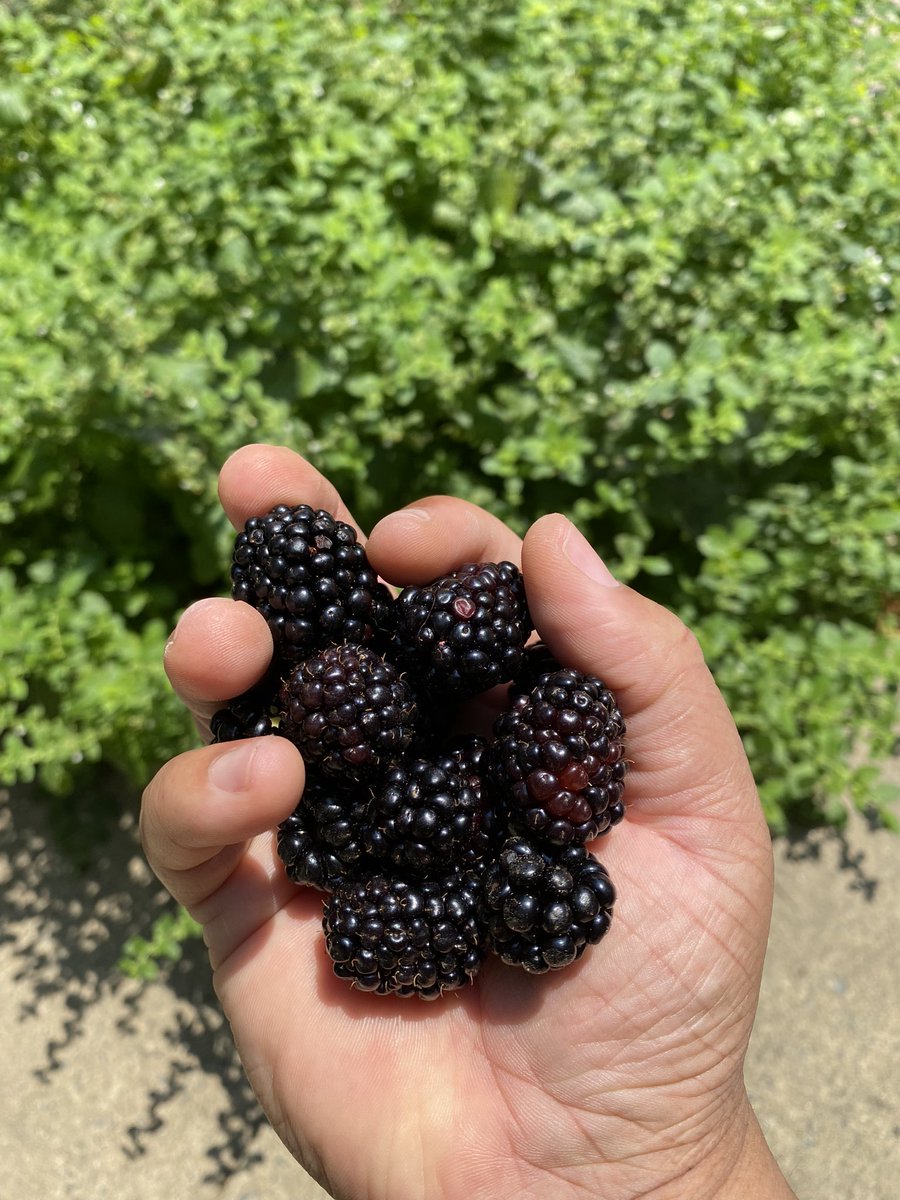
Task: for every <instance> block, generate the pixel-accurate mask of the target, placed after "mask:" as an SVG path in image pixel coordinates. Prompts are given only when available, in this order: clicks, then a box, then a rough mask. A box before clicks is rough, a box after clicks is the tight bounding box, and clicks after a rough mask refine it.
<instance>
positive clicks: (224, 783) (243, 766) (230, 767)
mask: <svg viewBox="0 0 900 1200" xmlns="http://www.w3.org/2000/svg"><path fill="white" fill-rule="evenodd" d="M255 754H256V745H255V744H254V743H252V742H251V743H244V744H243V745H239V746H235V748H234V749H233V750H226V751H225V753H224V754H220V755H219V757H218V758H217V759H216V761H215V762H214V763H213V764H212V766H211V767H210V768H209V779H210V782H211V783H213V784H214V785H215V786H216V787H217V788H220V789H221V790H222V791H223V792H244V791H246V790H247V785H248V783H249V782H250V767H251V765H252V763H253V757H254V755H255Z"/></svg>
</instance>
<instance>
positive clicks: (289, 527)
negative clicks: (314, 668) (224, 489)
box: [231, 504, 393, 662]
mask: <svg viewBox="0 0 900 1200" xmlns="http://www.w3.org/2000/svg"><path fill="white" fill-rule="evenodd" d="M231 591H232V595H233V597H234V599H235V600H245V601H246V602H247V603H248V604H252V605H253V607H254V608H257V609H259V611H260V612H261V613H262V615H263V616H264V617H265V619H266V621H267V622H268V625H269V629H270V630H271V631H272V637H273V639H274V641H275V645H276V648H277V649H278V651H279V652H280V653H281V654H283V656H284V657H285V658H286V659H289V660H290V661H293V662H296V661H298V660H299V659H302V658H305V657H306V656H307V655H308V654H309V653H311V652H312V651H314V650H317V649H319V648H320V647H321V646H324V645H328V644H338V643H340V642H355V643H358V644H361V645H365V644H367V643H369V642H372V641H374V640H376V638H377V637H378V635H379V633H382V634H384V635H385V636H386V635H387V634H388V633H389V631H390V629H391V625H392V620H391V614H392V606H393V598H392V596H391V593H390V592H389V591H388V589H387V588H386V587H385V585H384V584H383V583H379V582H378V577H377V575H376V574H375V572H374V571H373V569H372V567H371V565H370V564H369V560H368V558H367V557H366V552H365V549H364V548H363V547H362V546H361V545H360V544H359V541H358V540H357V536H356V530H355V529H354V528H353V526H352V525H347V524H346V523H345V522H344V521H338V520H336V519H335V518H334V517H333V516H332V515H331V514H330V513H328V512H326V511H325V510H324V509H321V508H320V509H314V508H311V507H310V505H308V504H297V505H294V506H293V507H291V506H289V505H287V504H279V505H278V506H277V507H276V508H273V509H272V510H271V512H269V513H267V514H266V515H265V516H261V517H251V518H250V520H249V521H247V523H246V525H245V526H244V529H243V531H242V532H241V533H239V534H238V536H237V538H236V539H235V543H234V554H233V561H232V567H231Z"/></svg>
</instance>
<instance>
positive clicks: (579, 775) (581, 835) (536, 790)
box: [491, 669, 626, 846]
mask: <svg viewBox="0 0 900 1200" xmlns="http://www.w3.org/2000/svg"><path fill="white" fill-rule="evenodd" d="M624 734H625V722H624V721H623V719H622V714H621V713H620V711H619V709H618V707H617V705H616V700H615V697H614V696H613V694H612V692H610V691H609V689H608V688H606V687H605V686H604V684H603V683H602V682H601V681H600V680H599V679H597V678H596V677H595V676H592V675H584V674H582V672H580V671H575V670H569V669H562V670H559V671H550V672H548V673H547V674H545V675H541V676H540V678H539V680H538V682H537V684H536V685H535V687H533V688H532V689H531V691H530V692H527V693H519V694H513V695H512V697H511V707H510V708H509V710H508V711H507V712H505V713H501V715H500V716H499V717H498V718H497V720H496V721H495V722H494V742H493V744H492V746H491V770H492V775H493V778H494V780H495V781H496V783H497V785H498V787H500V788H502V789H503V790H504V792H505V795H506V796H507V798H508V801H509V809H510V824H511V825H512V827H513V828H514V829H524V830H526V831H527V832H529V833H531V834H532V835H533V836H535V837H538V838H539V839H540V840H541V841H547V842H550V843H551V844H553V845H559V846H565V845H570V844H573V843H583V842H586V841H588V840H590V839H591V838H594V837H596V836H597V835H598V834H600V833H604V832H606V830H608V829H609V828H610V827H611V826H612V825H615V824H616V823H617V822H618V821H620V820H621V819H622V817H623V816H624V812H625V809H624V806H623V804H622V793H623V791H624V779H625V770H626V764H625V760H624V758H623V753H624V743H623V738H624Z"/></svg>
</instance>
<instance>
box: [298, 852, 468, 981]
mask: <svg viewBox="0 0 900 1200" xmlns="http://www.w3.org/2000/svg"><path fill="white" fill-rule="evenodd" d="M480 890H481V885H480V881H479V878H478V876H477V875H476V874H475V873H474V872H472V871H457V872H454V873H453V874H452V875H448V876H447V877H446V878H444V879H443V880H433V879H432V880H419V881H413V882H410V881H408V880H405V879H398V878H392V877H390V876H387V875H383V874H379V875H374V876H371V877H370V878H368V879H357V880H345V881H344V882H343V883H342V884H341V885H340V886H338V887H337V888H335V891H334V894H333V895H332V896H330V897H329V898H328V900H327V901H326V903H325V910H324V916H323V920H322V926H323V929H324V931H325V945H326V948H327V950H328V954H329V957H330V958H331V960H332V963H333V966H334V973H335V975H337V976H338V977H339V978H341V979H346V980H349V981H350V983H351V984H352V985H353V986H355V987H357V988H360V989H361V990H362V991H366V992H377V993H380V994H381V995H386V994H389V993H392V994H394V995H398V996H413V995H416V996H420V997H421V998H422V999H424V1000H434V999H436V998H437V997H438V996H440V995H441V994H442V993H443V992H450V991H455V990H456V989H458V988H461V987H465V985H466V984H468V983H469V982H471V980H472V979H473V978H474V977H475V975H476V974H477V972H478V969H479V967H480V966H481V960H482V958H483V956H484V933H483V929H482V926H481V924H480V922H479V917H478V911H479V894H480Z"/></svg>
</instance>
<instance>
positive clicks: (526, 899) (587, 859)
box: [484, 838, 616, 975]
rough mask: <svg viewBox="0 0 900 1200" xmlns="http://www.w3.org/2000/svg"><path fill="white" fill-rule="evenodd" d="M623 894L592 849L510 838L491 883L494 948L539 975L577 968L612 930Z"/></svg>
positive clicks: (490, 872)
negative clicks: (617, 902)
mask: <svg viewBox="0 0 900 1200" xmlns="http://www.w3.org/2000/svg"><path fill="white" fill-rule="evenodd" d="M615 898H616V893H615V889H614V888H613V885H612V882H611V880H610V878H609V875H608V874H607V873H606V870H605V868H604V867H603V866H601V864H600V863H599V862H598V861H597V860H596V859H595V858H594V856H593V855H592V854H590V853H589V852H588V851H587V850H586V849H585V847H584V846H564V847H554V848H553V849H549V848H547V849H541V848H539V847H537V846H535V845H533V844H532V843H531V842H528V841H526V840H524V839H518V838H510V839H509V840H508V841H506V842H505V843H504V845H503V848H502V849H501V851H500V854H499V855H498V857H497V859H496V860H495V861H494V862H493V863H492V864H491V865H490V866H489V867H488V869H487V871H486V873H485V879H484V921H485V924H486V926H487V930H488V938H489V946H490V949H491V950H493V951H494V952H495V953H496V954H499V956H500V958H502V959H503V961H504V962H505V963H510V964H511V965H513V966H520V967H524V968H525V970H526V971H528V972H529V973H531V974H533V975H539V974H542V973H543V972H544V971H556V970H559V968H561V967H567V966H569V964H570V963H573V962H575V960H576V959H578V958H580V957H581V955H582V954H583V953H584V951H585V948H586V947H587V946H590V945H594V944H596V943H597V942H599V941H600V939H601V938H602V937H603V935H604V934H605V933H606V931H607V930H608V929H609V925H610V920H611V918H612V907H613V903H614V901H615Z"/></svg>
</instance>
